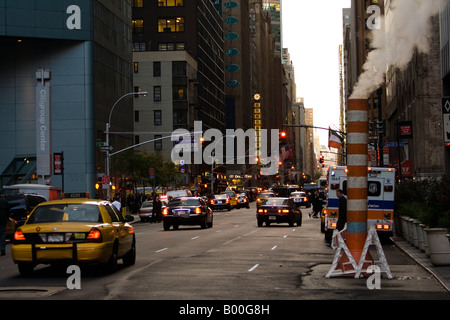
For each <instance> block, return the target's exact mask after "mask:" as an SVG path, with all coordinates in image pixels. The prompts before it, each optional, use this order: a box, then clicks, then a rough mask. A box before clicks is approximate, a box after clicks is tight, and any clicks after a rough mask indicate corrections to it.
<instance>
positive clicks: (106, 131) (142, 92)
mask: <svg viewBox="0 0 450 320" xmlns="http://www.w3.org/2000/svg"><path fill="white" fill-rule="evenodd" d="M133 94H135V95H143V96H146V95H147V94H148V93H147V91H139V92H129V93H126V94H124V95H123V96H121V97H120V98H119V99H117V101H116V102H115V103H114V105H113V107H112V108H111V111H110V112H109V118H108V122H107V123H106V130H105V133H106V176H107V177H108V188H107V189H106V200H108V201H109V200H111V198H110V197H111V192H110V175H109V173H110V170H109V166H110V157H111V154H110V152H111V147H110V145H109V128H110V123H111V116H112V113H113V111H114V108H115V107H116V105H117V104H118V103H119V101H120V100H122V99H123V98H125V97H127V96H130V95H133Z"/></svg>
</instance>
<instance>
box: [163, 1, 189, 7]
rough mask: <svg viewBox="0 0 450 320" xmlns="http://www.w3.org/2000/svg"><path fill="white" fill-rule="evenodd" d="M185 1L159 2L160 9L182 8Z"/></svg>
mask: <svg viewBox="0 0 450 320" xmlns="http://www.w3.org/2000/svg"><path fill="white" fill-rule="evenodd" d="M183 5H184V0H158V7H182V6H183Z"/></svg>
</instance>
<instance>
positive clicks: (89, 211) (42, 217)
mask: <svg viewBox="0 0 450 320" xmlns="http://www.w3.org/2000/svg"><path fill="white" fill-rule="evenodd" d="M48 222H102V218H101V215H100V211H99V209H98V206H96V205H90V204H54V205H45V206H41V207H37V208H36V209H35V210H34V212H33V213H32V214H31V216H30V218H29V219H28V221H27V224H33V223H48Z"/></svg>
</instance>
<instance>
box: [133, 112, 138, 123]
mask: <svg viewBox="0 0 450 320" xmlns="http://www.w3.org/2000/svg"><path fill="white" fill-rule="evenodd" d="M134 122H139V110H136V111H134Z"/></svg>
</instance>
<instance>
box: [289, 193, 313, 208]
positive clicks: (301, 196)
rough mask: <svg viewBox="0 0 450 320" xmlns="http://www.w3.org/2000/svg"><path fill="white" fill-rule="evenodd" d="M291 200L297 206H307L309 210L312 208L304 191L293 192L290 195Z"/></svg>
mask: <svg viewBox="0 0 450 320" xmlns="http://www.w3.org/2000/svg"><path fill="white" fill-rule="evenodd" d="M289 198H291V199H292V200H293V201H294V203H295V204H296V205H297V206H306V207H307V208H309V207H311V203H310V202H309V197H308V195H307V194H306V192H304V191H295V192H292V193H291V194H290V195H289Z"/></svg>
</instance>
